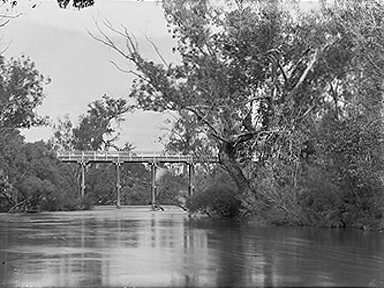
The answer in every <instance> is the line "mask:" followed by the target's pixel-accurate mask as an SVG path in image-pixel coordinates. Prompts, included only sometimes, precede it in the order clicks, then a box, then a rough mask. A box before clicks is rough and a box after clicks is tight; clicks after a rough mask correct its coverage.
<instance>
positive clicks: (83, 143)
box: [50, 95, 133, 151]
mask: <svg viewBox="0 0 384 288" xmlns="http://www.w3.org/2000/svg"><path fill="white" fill-rule="evenodd" d="M131 109H132V108H131V107H130V106H129V105H128V102H127V100H124V99H122V98H118V99H114V98H112V97H110V96H108V95H103V96H102V99H101V100H95V101H93V102H91V103H89V104H88V111H87V113H85V114H83V115H81V116H80V117H79V124H78V125H75V124H73V123H72V121H71V120H70V119H69V116H68V115H66V116H65V117H64V119H59V123H58V124H55V125H53V130H54V137H53V138H52V139H51V140H50V141H51V143H52V144H53V145H54V146H55V149H61V150H69V149H76V150H94V151H97V150H108V149H109V148H111V147H112V148H115V149H117V150H121V149H120V148H119V147H117V146H116V145H115V142H116V141H117V140H118V139H119V136H120V134H119V132H118V129H119V127H120V124H121V122H123V121H124V114H125V113H127V112H128V111H131ZM122 149H123V150H131V149H133V146H132V145H130V144H129V143H126V144H125V146H124V148H122Z"/></svg>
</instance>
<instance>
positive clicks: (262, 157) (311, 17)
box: [0, 0, 384, 231]
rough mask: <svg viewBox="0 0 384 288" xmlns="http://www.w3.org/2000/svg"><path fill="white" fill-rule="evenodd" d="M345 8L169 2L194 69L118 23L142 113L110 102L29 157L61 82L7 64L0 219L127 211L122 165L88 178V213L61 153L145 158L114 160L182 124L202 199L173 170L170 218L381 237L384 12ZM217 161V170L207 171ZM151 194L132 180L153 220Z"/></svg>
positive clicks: (168, 185) (165, 182)
mask: <svg viewBox="0 0 384 288" xmlns="http://www.w3.org/2000/svg"><path fill="white" fill-rule="evenodd" d="M333 2H335V3H333V4H329V3H328V1H319V5H318V7H316V9H315V10H313V11H311V12H310V13H309V12H303V11H301V10H300V4H297V1H292V3H291V6H289V5H290V4H289V3H288V4H289V5H288V4H287V3H286V4H282V2H281V1H278V0H276V1H247V0H243V1H226V2H225V3H226V4H224V5H223V6H220V5H219V6H217V5H211V2H210V1H171V0H164V1H161V5H162V7H163V9H164V14H165V18H166V21H167V27H168V29H169V32H170V34H171V36H172V38H173V39H174V40H175V47H174V48H173V53H177V54H178V55H179V56H180V59H181V60H180V63H167V62H166V60H165V59H164V58H162V56H161V55H160V54H159V55H158V56H159V59H160V60H159V61H155V60H152V59H147V58H145V57H144V56H143V55H142V54H141V52H140V50H139V47H138V45H136V44H137V43H136V40H135V37H134V36H132V35H130V34H129V33H127V31H119V30H118V29H116V28H114V27H113V26H112V25H111V24H110V23H109V22H108V21H107V20H106V21H105V22H103V23H102V24H100V25H99V26H98V27H99V29H100V30H99V32H100V34H99V35H93V37H94V38H95V40H96V41H98V42H101V43H103V44H104V45H106V46H108V47H110V48H111V49H112V50H115V51H116V52H117V53H119V54H120V55H122V56H123V57H124V58H125V60H126V61H128V62H129V63H127V64H128V65H131V64H133V65H134V66H135V68H136V70H135V72H134V75H135V76H136V77H137V79H136V80H134V81H133V83H132V88H131V91H130V94H129V97H130V98H132V99H133V100H134V101H135V105H134V106H131V105H129V104H128V103H132V101H129V99H128V98H127V99H125V98H118V99H116V98H113V97H111V96H108V95H104V96H102V98H101V99H99V100H95V101H93V102H91V103H90V104H89V105H88V110H87V111H86V112H85V113H84V114H83V115H82V116H81V117H79V119H78V122H77V123H73V122H72V121H71V120H70V118H69V116H68V117H64V119H60V120H59V122H58V123H56V124H54V125H51V126H52V129H53V131H54V136H53V137H52V139H50V140H49V141H47V142H43V141H40V142H36V143H25V141H24V139H23V137H22V136H21V135H20V132H19V130H20V129H21V128H28V127H31V126H39V125H47V123H48V119H44V118H43V117H40V116H38V115H37V114H36V113H35V112H33V113H32V112H31V111H35V110H34V109H35V108H36V107H38V106H39V105H41V103H42V101H43V98H44V92H43V88H44V86H45V85H47V84H48V82H49V81H48V80H47V79H46V78H45V77H44V76H43V75H41V74H40V73H39V72H38V71H37V70H36V67H35V65H34V63H33V62H32V61H31V60H30V59H29V58H28V57H25V56H22V57H20V58H14V59H13V58H12V59H10V60H6V59H3V58H1V61H2V62H1V64H2V65H1V66H0V67H1V69H0V73H1V74H0V75H1V77H0V80H1V81H0V92H1V93H0V96H1V99H0V100H1V103H5V104H7V105H1V107H0V163H1V166H0V210H1V211H9V210H11V211H16V210H20V211H27V212H28V211H31V212H33V211H39V210H44V211H45V210H46V211H59V210H60V211H62V210H73V209H90V208H92V206H93V205H96V204H108V203H111V202H112V201H114V198H115V195H114V191H115V183H114V179H115V172H114V167H113V165H112V164H111V165H109V164H108V165H99V164H92V165H91V164H90V165H87V167H86V179H87V182H86V188H85V191H86V194H85V197H84V198H83V199H81V196H80V194H81V193H80V189H79V186H80V185H79V183H80V179H81V178H80V176H81V175H80V174H81V170H80V168H79V167H78V165H67V164H63V163H60V161H59V160H58V159H57V158H56V151H58V150H99V151H103V150H104V151H105V150H109V149H116V150H119V151H132V152H134V147H133V146H132V145H131V144H129V143H126V144H125V145H124V147H117V146H116V145H115V143H116V140H117V139H118V137H119V135H120V134H119V129H118V127H119V125H116V124H119V123H120V122H121V121H124V115H125V114H126V113H128V112H130V111H133V110H134V109H142V110H144V111H157V112H165V111H172V112H173V113H175V115H178V117H177V118H176V120H175V121H174V122H173V123H171V124H172V125H173V127H172V129H171V131H170V132H169V135H168V137H167V141H166V143H165V148H164V151H165V152H177V153H181V154H185V155H188V154H191V153H192V154H193V155H196V156H197V157H198V158H199V159H200V160H201V161H200V162H199V163H201V164H199V165H196V179H195V180H196V183H195V187H196V191H195V194H194V195H193V196H192V197H190V198H188V197H187V191H186V187H187V185H188V184H187V179H188V177H187V175H186V174H187V173H186V172H185V171H181V172H180V171H179V170H178V169H175V168H174V167H169V166H164V167H162V168H164V169H163V171H165V172H164V173H163V175H162V176H161V177H159V179H158V183H157V184H158V191H157V193H158V195H157V196H158V197H157V199H158V201H159V203H160V204H172V205H178V204H183V206H184V203H185V207H186V208H187V209H188V211H189V212H190V213H191V214H194V213H202V214H204V215H218V216H220V217H225V218H232V219H242V220H245V221H254V222H258V223H261V224H263V225H264V224H265V225H283V226H315V227H324V228H349V227H351V228H359V229H363V230H376V231H382V230H383V229H384V224H383V221H384V158H383V157H384V153H383V152H384V151H383V147H384V146H383V145H384V129H383V128H384V125H383V124H384V122H383V115H384V110H383V103H384V101H383V100H384V99H383V80H382V79H383V78H384V72H383V71H384V44H383V43H384V21H383V19H384V4H383V3H381V2H375V1H357V0H349V1H344V0H340V1H333ZM284 3H285V2H284ZM287 5H288V6H289V7H290V8H287ZM84 9H86V8H84ZM14 21H17V20H14ZM111 35H113V37H112V36H111ZM117 35H118V37H122V38H124V40H125V41H119V42H118V43H125V45H126V46H122V47H121V46H119V45H120V44H117V43H114V42H113V41H112V39H115V38H114V36H117ZM96 41H95V42H96ZM148 41H150V40H148ZM151 44H153V45H154V47H156V45H155V43H151ZM95 45H96V44H95ZM122 45H124V44H122ZM155 50H156V49H155ZM156 51H157V50H156ZM20 79H23V81H19V80H20ZM14 95H19V96H18V97H19V98H17V97H14ZM16 98H17V99H16ZM132 99H131V100H132ZM212 155H218V157H219V161H220V163H219V164H218V165H216V164H215V165H214V164H212V163H207V161H206V162H204V159H209V158H210V157H211V156H212ZM150 182H151V180H150V179H149V173H148V167H146V166H145V165H142V164H132V165H131V164H127V165H123V166H122V167H121V183H122V184H121V185H122V187H121V195H122V199H121V202H122V204H123V205H127V204H142V205H143V204H144V205H145V204H147V203H148V202H149V192H148V191H150ZM187 198H188V199H187ZM17 205H19V206H17Z"/></svg>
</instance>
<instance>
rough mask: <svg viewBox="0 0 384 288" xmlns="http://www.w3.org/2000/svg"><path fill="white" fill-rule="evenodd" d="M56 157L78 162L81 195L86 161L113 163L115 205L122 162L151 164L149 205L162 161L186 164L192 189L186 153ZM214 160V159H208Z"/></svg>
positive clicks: (191, 166) (88, 153) (190, 164)
mask: <svg viewBox="0 0 384 288" xmlns="http://www.w3.org/2000/svg"><path fill="white" fill-rule="evenodd" d="M58 158H59V159H60V160H61V161H62V162H64V163H78V164H80V165H81V195H82V197H83V196H84V194H85V166H86V165H87V164H88V163H113V164H115V166H116V198H117V199H116V206H117V208H120V207H121V204H120V199H121V198H120V194H121V193H120V189H121V185H120V166H121V165H123V164H124V163H147V164H150V165H151V182H152V183H151V203H152V204H151V205H152V208H154V207H155V202H156V169H157V165H158V164H162V163H184V164H186V165H188V193H189V195H192V194H193V191H194V164H195V161H194V158H193V157H192V156H188V155H177V154H159V153H158V152H149V153H148V152H143V153H141V154H137V153H132V152H118V151H112V152H107V151H105V152H104V151H103V152H101V151H65V152H58ZM208 161H209V162H216V160H215V159H211V160H208Z"/></svg>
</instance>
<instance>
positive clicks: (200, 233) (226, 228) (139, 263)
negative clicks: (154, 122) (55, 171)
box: [0, 207, 384, 287]
mask: <svg viewBox="0 0 384 288" xmlns="http://www.w3.org/2000/svg"><path fill="white" fill-rule="evenodd" d="M4 286H5V287H15V286H17V287H52V286H56V287H57V286H59V287H89V286H92V287H124V286H128V287H129V286H131V287H133V286H154V287H157V286H162V287H164V286H166V287H169V286H176V287H196V286H198V287H225V286H226V287H236V286H238V287H244V286H251V287H255V286H256V287H257V286H276V287H279V286H283V287H287V286H294V287H298V286H303V287H308V286H344V287H351V286H358V287H368V286H371V287H384V233H379V232H364V231H360V230H330V229H309V228H280V227H267V228H265V227H257V226H252V225H244V224H243V225H240V224H238V223H233V222H228V221H223V220H220V221H216V220H215V221H214V220H210V219H190V218H188V217H187V215H186V213H185V212H183V211H182V210H180V209H178V208H175V207H166V211H163V212H152V211H150V210H149V207H124V208H123V209H120V210H118V209H115V208H113V207H98V208H96V209H95V210H93V211H81V212H54V213H48V212H45V213H41V214H24V215H21V214H20V215H10V214H0V287H4Z"/></svg>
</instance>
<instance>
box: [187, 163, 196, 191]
mask: <svg viewBox="0 0 384 288" xmlns="http://www.w3.org/2000/svg"><path fill="white" fill-rule="evenodd" d="M194 192H195V165H194V164H193V163H189V164H188V196H192V195H193V193H194Z"/></svg>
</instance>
